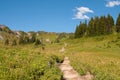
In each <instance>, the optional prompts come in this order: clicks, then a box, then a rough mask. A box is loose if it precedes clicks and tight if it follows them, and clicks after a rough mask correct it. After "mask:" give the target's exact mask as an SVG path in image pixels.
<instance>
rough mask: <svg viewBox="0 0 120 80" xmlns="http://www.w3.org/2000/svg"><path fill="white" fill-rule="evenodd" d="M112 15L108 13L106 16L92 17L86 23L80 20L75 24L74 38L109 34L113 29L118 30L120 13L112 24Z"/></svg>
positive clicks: (119, 29)
mask: <svg viewBox="0 0 120 80" xmlns="http://www.w3.org/2000/svg"><path fill="white" fill-rule="evenodd" d="M114 22H115V21H114V19H113V17H112V16H111V15H110V14H108V15H107V16H101V17H94V18H91V19H90V21H89V22H88V23H87V21H85V22H80V24H79V25H77V26H76V30H75V38H80V37H83V36H99V35H106V34H111V33H113V32H114V31H115V32H118V33H119V32H120V14H119V15H118V17H117V21H116V23H115V24H114Z"/></svg>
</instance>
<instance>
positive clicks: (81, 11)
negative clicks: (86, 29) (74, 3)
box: [72, 7, 94, 19]
mask: <svg viewBox="0 0 120 80" xmlns="http://www.w3.org/2000/svg"><path fill="white" fill-rule="evenodd" d="M75 11H77V13H76V14H75V15H74V18H72V19H89V17H88V16H87V15H86V13H94V11H93V10H91V9H89V8H88V7H77V8H76V9H75Z"/></svg>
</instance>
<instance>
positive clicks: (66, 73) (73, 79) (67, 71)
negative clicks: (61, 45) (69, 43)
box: [59, 57, 93, 80]
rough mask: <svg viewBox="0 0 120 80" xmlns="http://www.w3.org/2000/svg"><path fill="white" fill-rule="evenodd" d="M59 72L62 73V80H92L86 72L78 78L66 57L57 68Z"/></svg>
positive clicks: (91, 76)
mask: <svg viewBox="0 0 120 80" xmlns="http://www.w3.org/2000/svg"><path fill="white" fill-rule="evenodd" d="M59 68H60V70H61V71H62V72H63V78H64V80H92V79H93V75H91V74H90V73H89V72H87V74H86V75H84V76H80V75H79V73H78V72H77V71H76V70H74V69H73V67H72V66H71V65H70V60H69V58H68V57H65V58H64V61H63V63H61V65H60V66H59Z"/></svg>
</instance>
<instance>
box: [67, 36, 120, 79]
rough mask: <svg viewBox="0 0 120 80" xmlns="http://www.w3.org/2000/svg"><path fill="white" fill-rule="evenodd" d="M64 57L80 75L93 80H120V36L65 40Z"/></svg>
mask: <svg viewBox="0 0 120 80" xmlns="http://www.w3.org/2000/svg"><path fill="white" fill-rule="evenodd" d="M66 42H67V43H68V47H67V49H66V50H67V51H66V55H67V56H69V57H70V60H71V65H73V66H74V68H75V69H76V70H77V71H78V72H79V73H80V74H81V75H84V74H86V72H87V71H89V72H90V73H92V74H93V75H94V76H95V78H94V79H95V80H120V68H119V66H120V34H116V35H115V34H111V35H106V36H97V37H88V38H86V37H84V38H81V39H74V40H67V41H66Z"/></svg>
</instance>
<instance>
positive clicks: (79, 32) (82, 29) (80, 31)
mask: <svg viewBox="0 0 120 80" xmlns="http://www.w3.org/2000/svg"><path fill="white" fill-rule="evenodd" d="M86 31H87V24H86V23H82V22H81V23H80V25H79V26H77V27H76V31H75V38H79V37H83V36H85V34H86Z"/></svg>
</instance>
